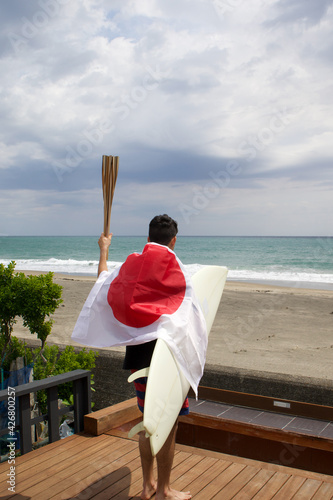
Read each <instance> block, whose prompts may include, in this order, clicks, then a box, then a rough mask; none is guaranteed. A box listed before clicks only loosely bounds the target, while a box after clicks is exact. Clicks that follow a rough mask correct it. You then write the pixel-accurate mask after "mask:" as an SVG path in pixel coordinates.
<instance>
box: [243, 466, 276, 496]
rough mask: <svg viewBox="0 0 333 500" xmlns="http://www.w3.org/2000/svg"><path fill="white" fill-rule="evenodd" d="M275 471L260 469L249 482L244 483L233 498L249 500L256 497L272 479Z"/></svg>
mask: <svg viewBox="0 0 333 500" xmlns="http://www.w3.org/2000/svg"><path fill="white" fill-rule="evenodd" d="M273 474H274V472H273V471H271V470H265V469H260V470H259V472H258V473H257V474H256V475H255V476H254V477H253V478H252V479H251V481H249V482H248V483H247V484H245V485H242V487H241V489H240V490H239V492H238V493H237V494H236V495H235V496H234V499H233V500H248V499H249V498H252V497H254V496H255V495H256V494H257V493H258V491H259V490H260V489H261V488H262V487H263V485H264V484H265V483H267V481H269V480H270V479H271V477H272V476H273Z"/></svg>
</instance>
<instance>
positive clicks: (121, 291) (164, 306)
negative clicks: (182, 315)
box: [107, 244, 186, 328]
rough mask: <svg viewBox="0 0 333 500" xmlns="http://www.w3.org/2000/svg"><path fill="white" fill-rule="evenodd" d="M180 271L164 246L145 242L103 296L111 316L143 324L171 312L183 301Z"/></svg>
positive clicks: (130, 324)
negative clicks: (144, 245)
mask: <svg viewBox="0 0 333 500" xmlns="http://www.w3.org/2000/svg"><path fill="white" fill-rule="evenodd" d="M185 290H186V281H185V277H184V274H183V272H182V270H181V268H180V266H179V264H178V262H177V259H176V256H175V254H174V253H172V252H170V251H169V250H168V248H167V247H164V246H161V245H152V244H150V245H149V244H148V245H146V247H145V248H144V250H143V252H142V254H131V255H130V256H129V257H128V258H127V259H126V262H125V263H124V264H123V265H122V267H121V268H120V271H119V274H118V276H117V277H116V278H115V279H114V280H113V281H112V283H111V284H110V287H109V290H108V296H107V300H108V303H109V305H110V307H111V308H112V311H113V314H114V317H115V318H116V319H117V320H118V321H119V322H120V323H123V324H124V325H126V326H130V327H134V328H143V327H145V326H148V325H151V324H152V323H154V322H155V321H156V320H158V319H159V318H160V317H161V316H162V314H173V313H175V312H176V311H177V309H178V308H179V306H180V305H181V303H182V302H183V299H184V296H185Z"/></svg>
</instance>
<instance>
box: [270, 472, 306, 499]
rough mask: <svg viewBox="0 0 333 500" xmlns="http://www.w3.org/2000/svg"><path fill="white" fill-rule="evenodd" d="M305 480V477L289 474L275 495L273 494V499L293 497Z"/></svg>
mask: <svg viewBox="0 0 333 500" xmlns="http://www.w3.org/2000/svg"><path fill="white" fill-rule="evenodd" d="M305 481H306V478H305V477H299V476H291V477H290V478H289V479H288V481H287V482H286V483H284V485H283V486H282V488H280V490H279V491H278V492H277V493H276V495H274V497H273V498H274V500H286V498H293V496H294V495H295V494H296V493H297V491H298V490H299V489H300V487H301V486H302V484H303V483H305Z"/></svg>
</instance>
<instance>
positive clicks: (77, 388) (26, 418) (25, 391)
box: [0, 370, 91, 455]
mask: <svg viewBox="0 0 333 500" xmlns="http://www.w3.org/2000/svg"><path fill="white" fill-rule="evenodd" d="M67 382H73V405H71V406H66V407H64V408H59V407H58V386H59V385H61V384H65V383H67ZM11 389H12V390H11V394H12V396H11V399H12V398H13V395H14V397H15V401H16V403H15V404H16V407H17V408H18V411H17V412H16V415H18V418H17V417H16V418H17V420H18V422H15V431H16V430H18V431H19V433H20V451H21V454H22V455H23V454H24V453H28V452H29V451H32V438H31V426H32V425H35V424H37V423H39V422H43V421H44V420H48V435H49V443H53V442H54V441H57V440H58V439H60V435H59V420H60V416H62V415H64V414H67V413H68V412H69V411H73V410H74V432H75V433H77V432H81V431H83V429H84V415H86V414H88V413H90V412H91V386H90V371H88V370H73V371H71V372H68V373H62V374H61V375H56V376H54V377H49V378H46V379H43V380H35V381H34V382H29V383H28V384H22V385H18V386H16V387H14V388H11ZM41 390H46V391H47V414H45V415H40V416H38V417H34V418H31V408H30V394H31V393H36V392H38V391H41ZM0 401H5V402H6V403H7V402H8V401H9V389H4V390H2V391H0ZM12 414H13V413H12V412H11V415H12ZM10 422H13V419H12V420H10V419H9V420H8V427H7V428H5V429H3V430H2V431H0V436H3V435H6V434H8V432H9V427H10ZM11 430H12V429H11ZM11 435H13V434H11Z"/></svg>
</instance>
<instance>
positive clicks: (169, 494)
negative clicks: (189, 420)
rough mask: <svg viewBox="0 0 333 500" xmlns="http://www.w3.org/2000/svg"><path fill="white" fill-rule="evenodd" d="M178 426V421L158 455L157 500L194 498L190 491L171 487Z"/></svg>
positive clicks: (187, 499)
mask: <svg viewBox="0 0 333 500" xmlns="http://www.w3.org/2000/svg"><path fill="white" fill-rule="evenodd" d="M177 427H178V423H176V424H175V425H174V427H173V429H172V431H171V432H170V435H169V437H168V439H167V440H166V442H165V444H164V445H163V447H162V449H161V450H160V451H159V452H158V454H157V455H156V459H157V472H158V480H157V490H156V500H166V499H167V500H189V499H190V498H192V496H191V495H190V493H189V492H188V491H187V492H182V491H176V490H173V489H171V488H170V475H171V468H172V462H173V457H174V453H175V441H176V433H177Z"/></svg>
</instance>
